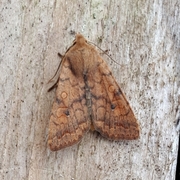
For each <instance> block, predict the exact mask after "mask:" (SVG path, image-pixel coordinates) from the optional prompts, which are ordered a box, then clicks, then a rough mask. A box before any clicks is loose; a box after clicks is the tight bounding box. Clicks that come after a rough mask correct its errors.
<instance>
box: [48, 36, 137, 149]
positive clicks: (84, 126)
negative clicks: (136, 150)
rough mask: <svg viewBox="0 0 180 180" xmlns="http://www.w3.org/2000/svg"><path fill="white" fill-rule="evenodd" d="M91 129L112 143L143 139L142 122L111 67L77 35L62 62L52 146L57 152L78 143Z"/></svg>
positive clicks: (53, 117)
mask: <svg viewBox="0 0 180 180" xmlns="http://www.w3.org/2000/svg"><path fill="white" fill-rule="evenodd" d="M91 126H93V128H94V129H95V130H96V131H98V132H99V133H100V134H101V135H102V136H103V137H105V138H108V139H111V140H123V139H124V140H133V139H137V138H139V125H138V122H137V120H136V118H135V116H134V113H133V111H132V109H131V107H130V105H129V103H128V101H127V100H126V97H125V95H124V94H123V92H122V90H121V89H120V87H119V86H118V84H117V82H116V81H115V79H114V77H113V76H112V73H111V71H110V70H109V68H108V66H107V64H106V63H105V61H104V60H103V59H102V58H101V57H100V55H99V53H98V52H97V51H96V50H95V48H94V46H92V45H90V44H88V43H87V40H86V39H85V38H84V37H83V36H82V35H81V34H77V35H76V39H75V41H74V44H73V45H72V46H71V47H70V48H69V49H68V50H67V52H66V53H65V55H64V56H63V59H62V62H61V66H60V75H59V80H58V87H57V90H56V99H55V102H54V104H53V107H52V113H51V117H50V123H49V137H48V145H49V147H50V149H51V150H52V151H57V150H59V149H62V148H65V147H68V146H71V145H73V144H76V143H78V142H79V141H80V140H81V139H82V137H83V135H84V134H85V133H86V132H87V131H89V129H90V128H91Z"/></svg>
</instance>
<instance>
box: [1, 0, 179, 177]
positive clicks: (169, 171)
mask: <svg viewBox="0 0 180 180" xmlns="http://www.w3.org/2000/svg"><path fill="white" fill-rule="evenodd" d="M179 7H180V2H179V1H178V0H171V1H168V0H165V1H163V0H159V1H153V0H149V1H145V0H142V1H138V0H135V1H131V0H122V1H108V0H104V1H95V0H92V1H87V0H85V1H80V0H76V1H75V0H71V1H70V0H67V1H63V0H58V1H45V0H42V1H35V0H31V1H26V2H24V1H19V0H17V1H13V0H8V1H5V0H2V1H1V2H0V8H1V13H0V30H1V35H0V83H1V86H0V113H1V114H0V136H1V140H0V179H2V180H11V179H13V180H14V179H24V180H26V179H28V180H50V179H54V180H56V179H58V180H59V179H62V180H71V179H74V180H84V179H86V180H94V179H97V180H116V179H117V180H119V179H120V180H132V179H136V180H141V179H142V180H145V179H153V180H159V179H162V180H171V179H175V171H176V164H177V152H178V136H179V129H178V127H179V126H177V118H178V117H179V114H178V113H179V111H178V103H179V101H180V100H179V99H180V98H179V97H180V89H179V86H180V74H179V72H178V71H179V68H180V62H179V58H180V55H179V54H180V50H179V45H180V44H179V42H180V25H179V24H180V13H179V11H180V10H179ZM76 32H80V33H82V34H83V35H84V36H85V37H86V38H87V39H88V40H90V41H92V42H94V43H95V44H96V45H98V46H99V47H101V48H102V49H103V50H108V53H109V55H111V57H112V58H113V59H114V60H115V61H117V62H118V63H119V64H120V65H118V64H117V63H114V62H112V61H111V59H109V58H108V57H107V56H103V57H104V59H105V60H106V61H107V63H108V65H109V67H110V68H111V70H112V72H113V74H114V76H115V77H116V80H117V81H118V83H119V85H120V86H121V88H122V90H123V91H124V93H125V94H126V97H127V99H128V101H129V102H130V104H131V107H132V109H133V111H134V113H135V115H136V117H137V119H138V121H139V123H140V128H141V133H140V139H139V140H135V141H119V142H113V141H108V140H106V139H104V138H102V137H101V136H100V135H99V134H98V133H96V132H89V133H88V134H86V136H85V137H84V138H83V140H82V141H81V142H80V143H79V144H77V145H74V146H72V147H69V148H66V149H64V150H61V151H58V152H51V151H50V150H49V149H48V147H47V135H48V123H49V117H50V111H51V107H52V103H53V100H54V96H55V91H51V92H50V93H47V89H48V88H49V87H50V86H51V85H52V84H47V82H48V80H49V79H50V78H51V77H52V76H53V75H54V73H55V71H56V69H57V66H58V65H59V62H60V59H59V58H58V56H57V52H60V53H61V54H63V53H65V51H66V50H67V48H68V47H69V46H70V45H71V43H72V41H73V40H74V37H75V35H74V33H76Z"/></svg>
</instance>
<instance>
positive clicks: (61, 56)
mask: <svg viewBox="0 0 180 180" xmlns="http://www.w3.org/2000/svg"><path fill="white" fill-rule="evenodd" d="M58 56H59V57H60V58H61V59H63V57H64V56H63V55H62V54H60V53H58ZM61 63H62V61H60V63H59V66H58V68H57V70H56V72H55V74H54V76H53V77H52V78H51V79H50V80H49V81H48V83H50V82H51V81H52V80H53V79H54V77H55V76H56V75H57V73H58V71H59V68H60V66H61ZM48 83H47V84H48Z"/></svg>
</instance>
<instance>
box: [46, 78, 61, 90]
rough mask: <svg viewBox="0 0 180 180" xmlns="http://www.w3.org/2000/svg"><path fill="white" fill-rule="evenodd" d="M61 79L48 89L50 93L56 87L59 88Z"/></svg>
mask: <svg viewBox="0 0 180 180" xmlns="http://www.w3.org/2000/svg"><path fill="white" fill-rule="evenodd" d="M58 81H59V78H58V79H57V81H56V82H55V83H54V84H53V85H52V86H51V87H50V88H49V89H48V92H50V91H52V90H53V89H54V88H55V87H57V84H58Z"/></svg>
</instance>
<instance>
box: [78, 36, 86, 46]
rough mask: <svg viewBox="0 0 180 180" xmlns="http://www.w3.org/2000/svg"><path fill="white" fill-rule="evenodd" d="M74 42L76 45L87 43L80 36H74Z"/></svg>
mask: <svg viewBox="0 0 180 180" xmlns="http://www.w3.org/2000/svg"><path fill="white" fill-rule="evenodd" d="M75 42H76V44H79V45H84V44H85V43H87V40H86V39H85V38H84V37H83V36H82V35H81V34H76V39H75Z"/></svg>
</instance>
